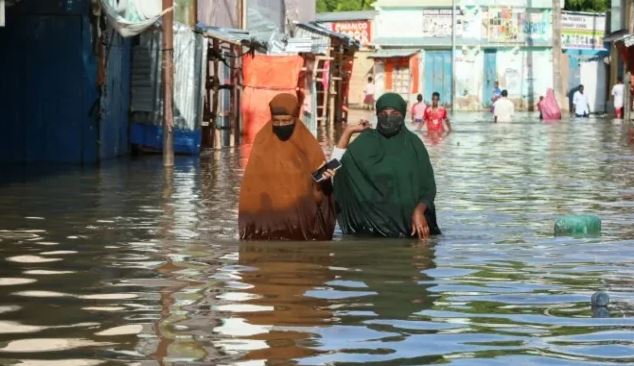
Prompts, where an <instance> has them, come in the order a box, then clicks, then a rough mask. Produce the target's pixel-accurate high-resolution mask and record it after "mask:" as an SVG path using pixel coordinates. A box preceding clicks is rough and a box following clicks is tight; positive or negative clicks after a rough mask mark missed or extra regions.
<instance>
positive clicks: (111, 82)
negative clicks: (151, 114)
mask: <svg viewBox="0 0 634 366" xmlns="http://www.w3.org/2000/svg"><path fill="white" fill-rule="evenodd" d="M108 38H109V44H108V45H107V46H106V47H107V48H106V62H107V63H106V85H105V86H104V88H103V94H102V96H101V116H100V131H99V132H100V133H99V157H100V159H102V160H103V159H109V158H113V157H116V156H119V155H123V154H126V153H128V152H129V145H130V144H129V140H128V130H129V126H128V120H129V118H128V116H129V110H130V73H131V62H132V61H131V60H132V55H131V40H130V39H125V38H123V37H121V36H119V35H118V34H117V33H116V32H110V37H108Z"/></svg>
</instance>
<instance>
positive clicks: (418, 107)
mask: <svg viewBox="0 0 634 366" xmlns="http://www.w3.org/2000/svg"><path fill="white" fill-rule="evenodd" d="M416 100H417V101H418V102H417V103H416V104H414V105H413V106H412V112H411V113H412V123H414V124H416V125H418V129H419V130H420V129H421V128H423V122H424V121H425V120H424V118H425V110H426V109H427V106H426V105H425V103H424V102H423V96H422V95H421V94H418V95H417V96H416Z"/></svg>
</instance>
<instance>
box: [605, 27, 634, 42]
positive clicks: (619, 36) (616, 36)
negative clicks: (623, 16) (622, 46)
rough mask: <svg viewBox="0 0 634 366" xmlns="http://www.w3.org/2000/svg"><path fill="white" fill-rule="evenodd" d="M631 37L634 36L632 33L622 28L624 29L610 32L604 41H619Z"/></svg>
mask: <svg viewBox="0 0 634 366" xmlns="http://www.w3.org/2000/svg"><path fill="white" fill-rule="evenodd" d="M629 37H632V34H630V33H629V32H628V31H627V30H625V29H622V30H619V31H616V32H612V33H610V34H608V35H607V36H605V37H604V38H603V41H604V42H618V41H624V40H625V39H627V38H629Z"/></svg>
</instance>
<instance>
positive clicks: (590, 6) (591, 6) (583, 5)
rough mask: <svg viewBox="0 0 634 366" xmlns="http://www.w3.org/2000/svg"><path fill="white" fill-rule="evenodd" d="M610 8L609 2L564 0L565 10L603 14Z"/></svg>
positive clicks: (604, 0)
mask: <svg viewBox="0 0 634 366" xmlns="http://www.w3.org/2000/svg"><path fill="white" fill-rule="evenodd" d="M609 7H610V0H566V10H576V11H597V12H604V11H606V10H608V8H609Z"/></svg>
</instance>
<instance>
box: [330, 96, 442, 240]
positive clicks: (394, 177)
mask: <svg viewBox="0 0 634 366" xmlns="http://www.w3.org/2000/svg"><path fill="white" fill-rule="evenodd" d="M376 111H377V117H378V118H377V121H378V123H377V127H376V129H369V128H363V127H351V128H348V129H346V131H345V132H344V134H343V136H342V138H341V140H340V141H339V144H338V145H337V148H336V149H335V151H334V153H333V156H335V157H337V156H341V155H342V154H343V156H342V157H341V163H342V165H343V166H342V168H341V169H339V171H338V172H337V176H336V178H335V181H334V193H335V202H336V210H337V220H338V222H339V226H340V227H341V230H342V231H343V233H344V234H367V235H376V236H383V237H390V238H403V237H411V236H416V237H418V238H420V239H424V238H428V237H429V235H435V234H440V229H439V228H438V225H437V223H436V211H435V207H434V199H435V197H436V183H435V181H434V171H433V168H432V166H431V162H430V160H429V155H428V154H427V149H425V145H423V142H422V141H421V140H420V138H419V137H418V136H417V135H415V134H414V133H412V132H410V131H409V130H408V129H407V128H406V127H405V123H404V120H405V114H406V112H407V102H405V100H404V99H403V98H402V97H401V96H400V95H398V94H395V93H387V94H384V95H383V96H381V97H380V98H379V99H378V100H377V102H376ZM359 126H361V125H359ZM361 130H362V132H361V134H360V135H359V136H358V138H357V139H355V140H354V141H353V142H352V143H350V144H349V146H348V141H349V140H350V136H351V135H352V133H354V132H359V131H361ZM344 149H347V150H344ZM344 151H345V152H344Z"/></svg>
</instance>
